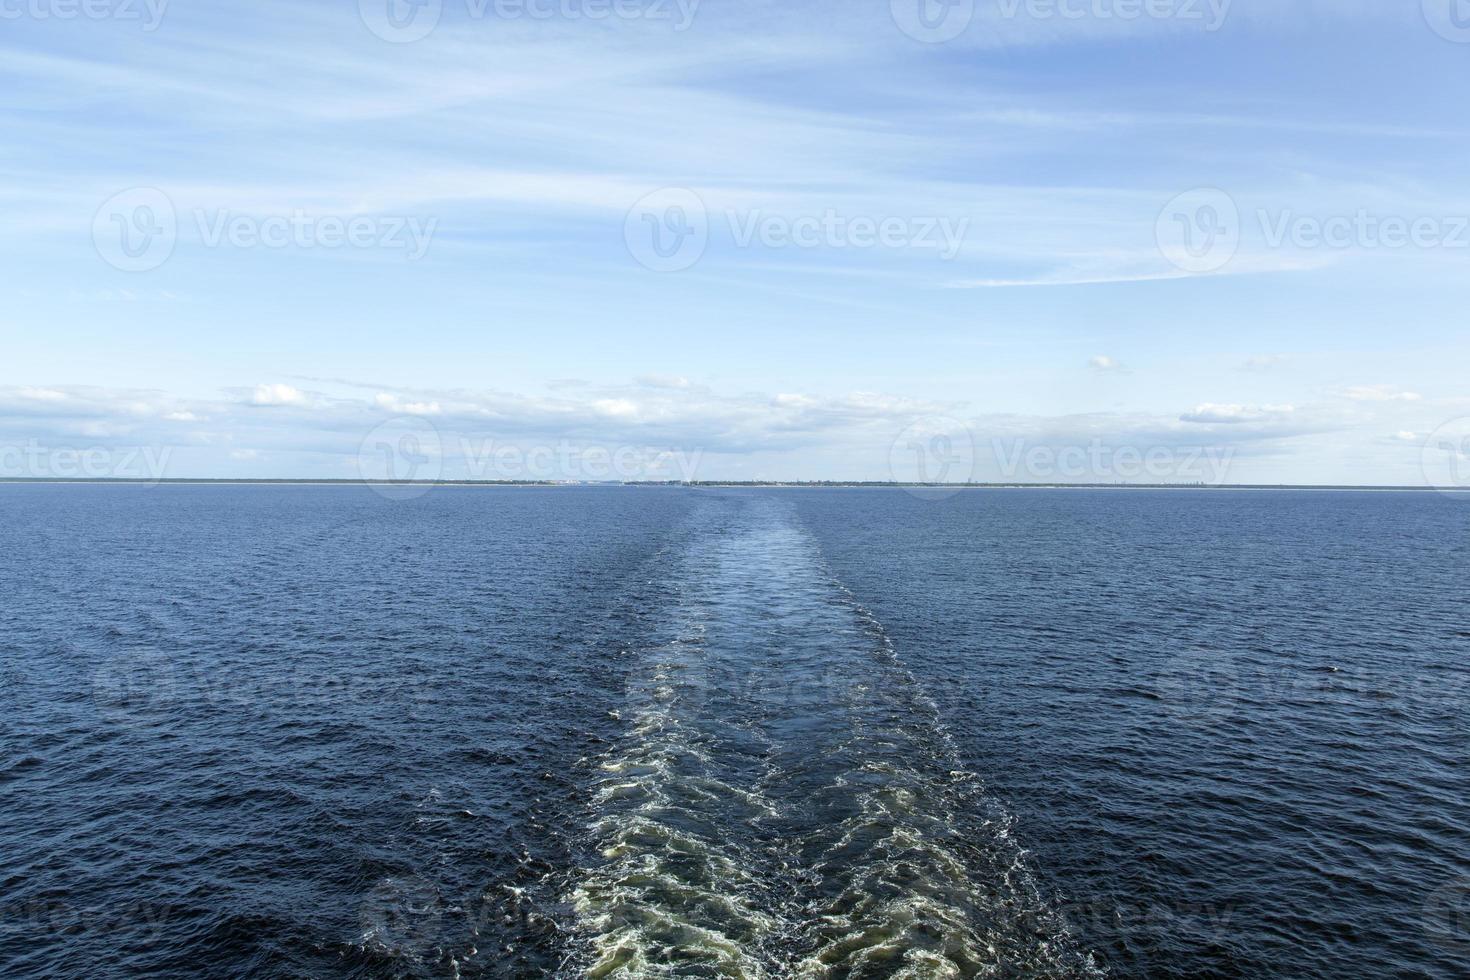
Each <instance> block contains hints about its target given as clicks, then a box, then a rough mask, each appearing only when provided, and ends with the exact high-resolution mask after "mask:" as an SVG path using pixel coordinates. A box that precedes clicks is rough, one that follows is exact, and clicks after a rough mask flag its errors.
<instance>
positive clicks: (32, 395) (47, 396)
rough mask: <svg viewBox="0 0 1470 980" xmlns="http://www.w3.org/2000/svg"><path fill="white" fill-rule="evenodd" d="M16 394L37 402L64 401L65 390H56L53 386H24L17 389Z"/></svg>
mask: <svg viewBox="0 0 1470 980" xmlns="http://www.w3.org/2000/svg"><path fill="white" fill-rule="evenodd" d="M16 394H17V396H18V397H20V398H24V399H26V400H28V401H37V402H62V401H66V392H64V391H57V390H56V389H54V388H30V387H24V388H21V389H20V391H18V392H17V393H16Z"/></svg>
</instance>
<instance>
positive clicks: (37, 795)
mask: <svg viewBox="0 0 1470 980" xmlns="http://www.w3.org/2000/svg"><path fill="white" fill-rule="evenodd" d="M1467 559H1470V505H1467V504H1466V503H1464V502H1461V501H1456V500H1454V499H1452V498H1449V497H1444V496H1439V495H1434V494H1367V493H1361V494H1360V493H1343V494H1329V493H1285V492H1283V493H1271V492H1238V493H1237V492H1220V491H1213V492H1146V491H1130V492H1112V493H1109V492H1082V491H1078V492H1052V491H1015V492H987V491H975V492H966V493H961V494H958V495H955V496H952V497H949V498H947V499H942V500H925V499H919V498H916V497H914V496H912V495H910V494H907V493H904V492H901V491H880V490H828V491H817V490H810V491H750V490H728V491H722V490H680V489H672V488H669V489H662V488H628V489H591V488H588V489H580V488H579V489H493V490H491V489H465V490H454V489H436V490H434V491H433V492H431V493H428V494H426V495H424V496H422V497H419V498H417V499H411V500H390V499H385V498H384V497H381V496H379V495H377V494H375V493H373V492H372V491H370V490H368V489H365V488H323V487H254V488H252V487H179V486H164V487H157V488H152V489H148V488H142V487H82V486H77V487H64V488H58V487H40V486H4V487H0V595H3V596H4V598H3V600H0V691H3V695H0V697H3V702H0V711H3V714H0V749H3V755H0V883H3V890H0V975H4V976H7V977H9V976H22V977H31V976H34V977H41V976H55V975H83V976H89V977H110V976H135V975H189V976H194V975H198V974H199V973H200V972H208V973H211V974H214V973H219V974H225V975H245V974H249V975H254V976H279V977H296V976H320V977H327V976H361V977H368V976H455V975H460V976H542V975H559V976H584V975H591V976H606V977H633V976H724V977H740V976H743V977H779V976H801V977H814V978H815V977H837V978H845V977H852V978H858V977H862V978H867V977H912V978H920V977H935V978H939V977H963V976H1001V977H1022V976H1032V977H1041V976H1045V977H1085V976H1100V975H1108V974H1111V975H1114V976H1163V977H1170V976H1177V977H1184V976H1220V977H1226V976H1281V977H1303V976H1322V977H1346V976H1403V977H1410V976H1414V977H1419V976H1429V977H1459V976H1464V975H1466V974H1467V973H1470V775H1467V766H1466V764H1465V763H1466V753H1467V749H1470V713H1467V710H1466V709H1467V704H1470V603H1467V597H1470V572H1467V569H1470V561H1467Z"/></svg>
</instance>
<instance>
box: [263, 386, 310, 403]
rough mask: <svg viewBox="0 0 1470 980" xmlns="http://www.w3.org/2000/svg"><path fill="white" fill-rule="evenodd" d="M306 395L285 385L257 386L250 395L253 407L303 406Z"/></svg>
mask: <svg viewBox="0 0 1470 980" xmlns="http://www.w3.org/2000/svg"><path fill="white" fill-rule="evenodd" d="M305 403H306V393H305V392H303V391H301V390H300V389H298V388H293V387H291V386H290V385H283V384H268V385H257V386H256V387H255V391H253V392H252V393H251V395H250V404H252V405H303V404H305Z"/></svg>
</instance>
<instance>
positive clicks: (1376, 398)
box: [1343, 385, 1423, 402]
mask: <svg viewBox="0 0 1470 980" xmlns="http://www.w3.org/2000/svg"><path fill="white" fill-rule="evenodd" d="M1343 395H1344V397H1346V398H1349V399H1351V400H1352V401H1355V402H1417V401H1422V400H1423V396H1422V395H1420V394H1419V393H1418V392H1414V391H1401V390H1399V389H1398V388H1395V387H1394V386H1393V385H1360V386H1358V387H1356V388H1349V389H1347V390H1346V391H1344V392H1343Z"/></svg>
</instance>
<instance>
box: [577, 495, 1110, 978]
mask: <svg viewBox="0 0 1470 980" xmlns="http://www.w3.org/2000/svg"><path fill="white" fill-rule="evenodd" d="M708 510H709V513H710V514H714V515H717V516H718V518H719V519H716V518H715V517H708V518H707V519H708V520H709V521H710V524H709V526H707V527H704V528H702V529H700V533H697V534H696V535H695V536H694V538H693V540H692V543H691V545H690V549H689V551H688V553H687V554H686V555H684V556H683V557H682V560H680V561H678V562H675V563H674V564H673V566H672V567H671V568H670V569H669V581H668V583H666V584H665V586H664V588H665V589H666V590H667V594H666V596H665V603H664V605H663V606H661V616H662V617H664V618H663V620H662V624H661V625H662V626H663V627H664V628H665V629H671V630H672V634H673V635H672V639H670V640H668V641H667V642H665V643H663V644H661V645H658V646H654V647H651V648H650V649H649V650H648V651H646V653H645V654H644V661H645V664H646V666H645V669H644V670H643V672H642V673H641V674H640V673H638V672H635V681H634V682H633V683H632V684H631V685H630V689H629V699H630V702H631V704H632V705H633V709H634V710H633V723H632V726H631V730H630V731H629V734H628V736H627V738H626V739H625V742H624V744H623V745H621V746H620V747H619V748H618V749H617V750H616V751H615V752H614V753H612V754H611V755H610V756H609V757H608V758H607V759H606V760H604V762H603V765H602V772H601V773H600V776H599V779H598V781H597V785H596V787H595V791H594V808H595V811H596V813H597V816H596V817H595V819H594V820H593V822H592V827H591V831H590V834H591V839H592V840H593V841H594V842H595V844H596V846H597V848H598V850H599V852H600V856H601V861H600V862H599V863H597V864H596V865H595V866H594V867H592V868H590V869H588V870H587V871H586V873H585V874H584V875H583V878H582V880H581V882H580V883H579V885H578V886H577V888H576V889H575V891H574V895H573V903H574V906H575V909H576V912H577V917H578V928H579V929H580V931H581V932H582V933H583V934H584V935H585V936H587V937H588V938H589V946H590V951H589V953H588V955H587V956H586V958H585V962H584V963H582V964H581V966H582V967H583V968H584V972H585V974H586V975H588V976H593V977H610V976H618V977H642V976H671V977H672V976H724V977H765V976H783V977H784V976H794V977H799V978H805V980H818V978H834V980H837V978H859V977H861V978H867V977H899V978H913V980H918V978H935V980H938V978H946V977H981V976H996V975H1018V974H1019V975H1028V976H1047V977H1083V976H1092V975H1097V973H1098V971H1097V970H1096V968H1095V967H1094V966H1093V965H1092V962H1091V958H1090V957H1088V956H1086V955H1085V954H1083V953H1081V952H1079V951H1078V950H1077V949H1076V948H1075V943H1073V941H1072V940H1071V938H1070V937H1069V936H1068V935H1067V934H1066V931H1065V929H1064V928H1063V926H1062V924H1061V923H1060V921H1059V920H1058V919H1057V918H1056V917H1055V916H1054V915H1052V914H1051V913H1050V912H1049V910H1048V909H1047V907H1046V905H1045V903H1044V902H1043V901H1042V899H1041V897H1040V895H1039V891H1038V889H1037V888H1036V887H1035V885H1034V882H1033V881H1032V879H1031V877H1030V875H1029V873H1028V872H1027V871H1026V868H1025V867H1024V863H1023V862H1022V852H1021V849H1020V848H1019V847H1018V846H1017V845H1016V844H1015V843H1014V842H1013V841H1012V840H1011V837H1010V820H1009V817H1007V816H1006V815H1005V813H1004V811H1002V810H1001V809H1000V807H999V806H998V805H997V804H996V803H995V802H994V801H993V800H990V799H988V798H987V797H985V795H984V794H983V792H982V788H981V786H980V782H979V780H978V778H977V777H975V776H974V775H973V774H970V773H966V772H964V771H963V768H962V766H961V764H960V761H959V760H960V758H961V757H960V754H959V753H958V751H957V750H956V747H955V745H954V743H953V740H952V739H951V738H950V736H949V734H948V733H947V731H946V730H945V729H944V726H943V725H942V724H941V722H940V720H939V713H938V710H937V708H936V706H935V705H934V703H933V702H932V701H931V700H930V699H929V698H928V697H927V696H926V695H925V693H924V691H923V688H922V685H920V684H919V683H918V682H917V680H916V679H915V678H914V676H913V674H912V673H910V672H909V671H908V670H907V669H906V668H905V667H904V665H903V664H902V662H901V661H900V660H899V659H898V657H897V655H896V653H895V651H894V650H893V647H892V644H891V642H890V641H889V639H888V637H887V635H886V634H885V633H884V632H883V630H882V628H881V626H880V625H879V624H878V623H877V621H876V620H875V619H874V618H873V617H872V616H871V614H869V613H868V612H867V610H865V609H864V608H863V607H862V606H861V605H860V604H859V603H858V602H857V601H856V600H855V599H854V598H853V597H852V596H851V594H850V593H848V592H847V590H846V589H845V588H844V587H843V586H842V585H841V583H840V582H838V581H837V580H836V579H835V577H833V576H832V574H831V572H830V571H829V570H828V569H827V567H826V565H825V563H824V561H823V559H822V556H821V552H820V549H819V547H818V546H817V544H816V542H815V541H814V540H813V539H812V538H811V537H810V535H809V534H807V533H806V532H805V530H804V529H803V528H801V526H800V524H799V522H798V521H797V520H796V518H795V515H794V514H793V513H792V512H791V510H790V509H789V508H788V507H786V506H785V505H784V504H782V503H780V502H778V501H772V500H771V499H770V498H761V497H753V496H746V497H741V496H738V495H731V496H729V497H724V498H716V500H715V501H713V502H712V503H711V505H710V507H709V509H708ZM734 757H740V758H735V759H734V761H733V762H732V758H734ZM753 760H755V761H753Z"/></svg>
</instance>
